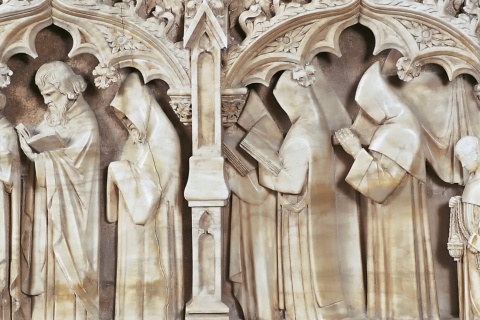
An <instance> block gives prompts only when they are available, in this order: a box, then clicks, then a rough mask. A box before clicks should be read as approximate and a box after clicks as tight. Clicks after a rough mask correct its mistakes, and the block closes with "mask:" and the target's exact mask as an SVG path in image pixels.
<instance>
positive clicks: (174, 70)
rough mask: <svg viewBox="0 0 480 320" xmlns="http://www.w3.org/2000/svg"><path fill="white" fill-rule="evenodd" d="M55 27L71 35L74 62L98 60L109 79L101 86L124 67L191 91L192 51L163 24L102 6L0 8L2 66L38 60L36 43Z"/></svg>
mask: <svg viewBox="0 0 480 320" xmlns="http://www.w3.org/2000/svg"><path fill="white" fill-rule="evenodd" d="M52 24H54V25H57V26H59V27H61V28H63V29H65V30H67V31H68V32H69V33H70V35H71V36H72V38H73V47H72V49H71V51H70V53H69V56H70V57H74V56H76V55H79V54H82V53H90V54H92V55H94V56H95V57H96V58H97V59H98V61H99V62H100V64H99V66H98V67H97V68H96V72H97V73H98V75H99V76H100V77H102V76H104V77H105V78H104V79H102V80H103V82H102V81H99V84H100V87H101V86H102V85H104V84H107V85H108V83H109V82H108V81H109V77H113V76H114V75H113V74H114V71H115V70H116V69H117V68H123V67H134V68H136V69H138V70H139V71H140V72H141V73H142V75H143V78H144V81H145V82H149V81H150V80H153V79H161V80H164V81H165V82H167V83H168V85H169V86H170V88H175V89H188V88H189V87H190V77H189V71H188V67H189V59H188V51H187V50H184V49H182V48H179V47H178V46H176V45H175V44H174V43H173V42H172V41H171V40H170V39H168V38H167V36H166V34H165V32H164V33H160V32H159V31H158V29H159V28H158V25H159V24H160V22H158V21H156V20H155V21H153V20H148V19H147V20H143V19H142V18H140V17H139V16H138V15H136V14H134V13H133V11H131V10H127V8H123V7H115V6H114V7H112V6H109V5H105V4H101V3H95V4H92V3H86V1H56V0H54V1H33V2H30V4H28V5H25V6H22V5H20V4H18V3H17V2H15V3H12V4H9V3H7V4H4V5H2V6H0V31H1V32H2V38H1V39H0V61H2V62H4V63H5V62H6V61H8V59H9V58H10V57H11V56H13V55H15V54H17V53H26V54H28V55H30V56H31V57H33V58H36V57H37V56H38V55H37V51H36V49H35V38H36V36H37V34H38V32H40V31H41V30H42V29H44V28H46V27H48V26H49V25H52ZM154 31H156V32H154ZM97 69H98V70H97Z"/></svg>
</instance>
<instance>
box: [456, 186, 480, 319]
mask: <svg viewBox="0 0 480 320" xmlns="http://www.w3.org/2000/svg"><path fill="white" fill-rule="evenodd" d="M460 206H461V213H460V214H461V215H462V217H463V225H464V227H465V229H466V231H467V232H468V233H469V235H470V239H469V246H472V247H473V248H474V249H476V250H477V251H480V179H478V178H476V179H472V180H469V181H468V182H467V184H466V185H465V189H464V192H463V195H462V201H461V204H460ZM477 258H480V257H478V253H477V254H474V253H472V252H471V251H470V250H469V249H468V248H466V247H465V248H464V250H463V257H462V260H461V262H460V263H459V268H461V269H462V270H459V271H460V272H459V274H461V279H459V288H460V290H462V292H461V293H460V294H459V296H460V297H461V298H460V304H461V306H460V310H463V314H464V316H463V320H478V319H480V290H479V288H480V269H479V267H480V264H477V262H476V259H477ZM479 262H480V261H479Z"/></svg>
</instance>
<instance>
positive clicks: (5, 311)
mask: <svg viewBox="0 0 480 320" xmlns="http://www.w3.org/2000/svg"><path fill="white" fill-rule="evenodd" d="M20 193H21V186H20V157H19V153H18V143H17V135H16V133H15V129H14V128H13V126H12V125H11V124H10V123H9V122H8V121H7V120H6V119H5V118H4V117H2V118H0V239H2V241H1V242H0V243H1V245H0V299H1V300H0V319H10V318H11V315H12V317H13V319H17V318H20V319H24V318H25V317H23V316H22V315H23V312H26V311H27V310H26V306H25V304H26V303H28V301H26V300H25V299H24V297H23V295H22V293H21V287H20V285H19V284H20V279H21V271H20ZM10 303H11V305H10Z"/></svg>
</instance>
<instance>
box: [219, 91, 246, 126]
mask: <svg viewBox="0 0 480 320" xmlns="http://www.w3.org/2000/svg"><path fill="white" fill-rule="evenodd" d="M246 98H247V96H246V95H223V96H222V122H223V125H224V126H231V125H233V124H234V123H236V122H237V120H238V117H239V116H240V113H242V110H243V107H244V106H245V100H246Z"/></svg>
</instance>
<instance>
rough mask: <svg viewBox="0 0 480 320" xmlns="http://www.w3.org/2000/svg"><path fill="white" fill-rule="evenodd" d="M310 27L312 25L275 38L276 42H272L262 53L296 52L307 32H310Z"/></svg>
mask: <svg viewBox="0 0 480 320" xmlns="http://www.w3.org/2000/svg"><path fill="white" fill-rule="evenodd" d="M310 28H311V26H310V25H306V26H301V27H299V28H296V29H294V30H291V31H289V32H287V33H286V34H284V35H283V36H281V37H279V38H277V39H275V41H274V42H272V43H270V44H269V45H268V46H267V47H266V48H265V49H264V50H263V51H262V54H266V53H271V52H285V53H292V54H296V53H297V49H298V47H299V46H300V43H301V42H302V40H303V38H304V37H305V34H306V33H307V32H308V30H310Z"/></svg>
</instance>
